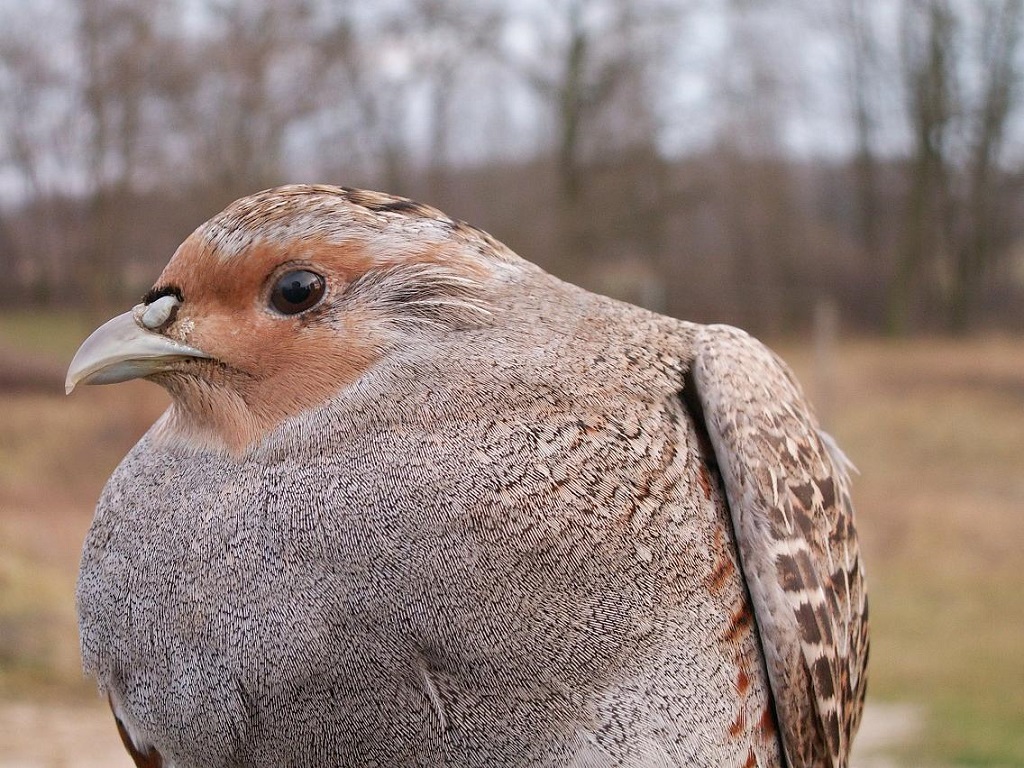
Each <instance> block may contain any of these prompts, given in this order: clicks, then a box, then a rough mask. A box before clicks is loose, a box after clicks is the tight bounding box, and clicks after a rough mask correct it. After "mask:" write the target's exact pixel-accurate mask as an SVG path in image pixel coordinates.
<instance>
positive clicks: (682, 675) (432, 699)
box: [66, 185, 869, 768]
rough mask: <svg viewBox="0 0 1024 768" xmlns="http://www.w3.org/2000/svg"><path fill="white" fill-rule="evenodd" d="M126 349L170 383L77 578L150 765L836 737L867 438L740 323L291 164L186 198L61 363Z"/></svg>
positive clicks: (753, 756) (853, 612) (78, 374)
mask: <svg viewBox="0 0 1024 768" xmlns="http://www.w3.org/2000/svg"><path fill="white" fill-rule="evenodd" d="M139 378H141V379H146V380H149V381H152V382H154V383H156V384H158V385H160V386H162V387H163V388H164V389H166V390H167V392H168V393H169V394H170V404H169V406H168V408H167V410H166V411H165V412H164V413H163V415H162V416H160V418H159V419H158V420H157V421H156V422H155V423H154V424H153V425H152V427H151V428H150V429H149V430H148V432H146V434H145V435H144V436H143V437H142V438H141V439H140V440H139V442H138V443H137V444H136V445H135V447H134V448H132V449H131V450H130V452H129V453H128V454H127V456H126V457H125V458H124V459H123V461H122V462H121V464H120V465H119V466H118V467H117V468H116V470H115V471H114V472H113V474H112V475H111V477H110V479H109V480H108V482H107V484H106V486H105V488H104V489H103V491H102V494H101V496H100V499H99V502H98V504H97V507H96V512H95V516H94V518H93V521H92V524H91V527H90V529H89V532H88V534H87V536H86V539H85V542H84V546H83V554H82V560H81V567H80V573H79V578H78V586H77V593H76V603H77V614H78V622H79V635H80V649H81V655H82V660H83V667H84V670H85V672H86V673H87V674H88V675H89V676H91V677H92V678H94V679H95V681H96V683H97V685H98V689H99V691H100V694H101V695H102V696H104V697H105V698H106V699H107V701H108V702H109V705H110V708H111V710H112V713H113V715H114V717H115V719H116V726H117V729H118V731H119V733H120V735H121V738H122V740H123V742H124V745H125V747H126V749H127V751H128V752H129V753H130V754H131V756H132V758H133V759H134V761H135V764H136V766H148V767H149V768H159V767H161V766H162V767H163V768H221V767H224V768H227V767H228V766H232V767H234V766H249V767H250V768H270V767H271V766H274V767H277V766H314V765H332V766H389V767H391V766H523V767H534V766H573V767H576V768H583V767H585V766H586V767H589V768H599V767H605V766H608V767H610V766H623V767H624V766H644V767H645V768H648V767H650V768H659V767H661V766H691V765H693V766H700V765H707V766H737V767H739V766H746V767H747V768H749V767H750V766H790V768H802V767H803V766H830V767H831V768H841V767H842V766H846V765H848V762H849V754H850V748H851V744H852V740H853V738H854V735H855V733H856V730H857V727H858V724H859V721H860V716H861V711H862V708H863V702H864V695H865V687H866V680H867V674H866V666H867V656H868V645H869V641H868V611H867V593H866V588H865V578H864V569H863V565H862V558H861V556H860V553H859V547H858V540H857V533H856V528H855V524H854V510H853V504H852V501H851V481H850V472H851V468H852V465H851V464H850V463H849V461H848V460H847V459H846V457H845V455H844V454H843V453H842V451H841V450H840V449H839V448H838V446H837V445H836V443H835V441H834V440H833V439H832V438H831V437H830V436H828V435H827V434H826V433H825V432H823V431H822V430H821V428H820V426H819V423H818V420H817V417H816V416H815V414H814V410H813V408H812V406H811V405H810V404H809V402H808V400H807V398H806V397H805V396H804V394H803V393H802V390H801V388H800V386H799V384H798V382H797V381H796V379H795V378H794V376H793V374H792V373H791V371H790V370H789V368H788V367H787V366H786V364H785V363H784V362H783V361H782V360H781V359H780V358H779V357H778V356H777V355H776V354H775V353H773V352H772V351H770V350H769V349H768V348H767V347H766V346H765V345H763V344H762V343H761V342H759V341H757V340H756V339H754V338H753V337H751V336H750V335H748V334H747V333H745V332H743V331H741V330H739V329H737V328H733V327H731V326H727V325H702V324H697V323H691V322H687V321H683V320H678V319H674V318H670V317H667V316H664V315H659V314H655V313H652V312H650V311H647V310H645V309H641V308H639V307H635V306H632V305H629V304H625V303H622V302H619V301H616V300H613V299H611V298H608V297H604V296H600V295H597V294H593V293H590V292H587V291H585V290H584V289H582V288H579V287H577V286H575V285H572V284H570V283H567V282H563V281H561V280H560V279H558V278H556V277H554V276H552V275H550V274H548V273H547V272H545V271H543V270H542V269H540V268H539V267H537V266H536V265H534V264H533V263H531V262H529V261H527V260H525V259H523V258H521V257H519V256H518V255H516V254H515V253H514V252H513V251H512V250H511V249H509V248H508V247H507V246H505V245H503V244H502V243H501V242H499V241H498V240H497V239H495V238H494V237H492V236H491V235H489V234H487V233H485V232H484V231H483V230H480V229H478V228H476V227H473V226H471V225H469V224H466V223H465V222H462V221H460V220H457V219H454V218H451V217H449V216H447V215H446V214H444V213H442V212H441V211H439V210H437V209H435V208H433V207H430V206H428V205H424V204H422V203H418V202H415V201H412V200H409V199H405V198H401V197H396V196H392V195H388V194H385V193H380V192H372V191H367V190H360V189H354V188H349V187H335V186H329V185H287V186H282V187H277V188H274V189H269V190H265V191H263V192H259V193H256V194H253V195H250V196H247V197H244V198H242V199H240V200H238V201H236V202H234V203H232V204H231V205H229V206H228V207H227V208H226V209H225V210H223V211H222V212H221V213H219V214H217V215H215V216H214V217H213V218H212V219H210V220H209V221H207V222H206V223H204V224H202V225H201V226H200V227H199V228H198V229H196V230H195V232H193V233H192V234H191V235H190V236H189V237H188V238H187V239H186V240H185V241H184V242H183V243H182V244H181V245H180V246H179V248H178V249H177V250H176V251H175V252H174V254H173V256H172V257H171V259H170V261H169V262H168V264H167V266H166V267H165V269H164V270H163V272H162V273H161V274H160V276H159V277H158V279H157V280H156V282H155V283H154V287H153V288H152V289H151V290H150V291H149V293H147V294H146V296H145V297H144V298H143V299H142V301H141V303H139V304H138V305H136V306H135V307H134V308H132V309H131V310H130V311H128V312H125V313H124V314H122V315H119V316H117V317H115V318H114V319H112V320H110V321H108V322H107V323H106V324H104V325H103V326H101V327H100V328H98V329H97V330H96V331H95V332H94V333H93V334H92V335H91V336H90V337H89V338H88V339H86V341H85V342H84V343H83V344H82V346H81V347H80V349H79V351H78V352H77V353H76V355H75V357H74V358H73V360H72V362H71V365H70V368H69V370H68V375H67V381H66V388H67V391H68V393H69V394H70V392H71V391H72V389H74V388H75V386H76V385H81V384H113V383H117V382H121V381H126V380H129V379H139Z"/></svg>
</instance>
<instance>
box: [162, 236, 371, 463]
mask: <svg viewBox="0 0 1024 768" xmlns="http://www.w3.org/2000/svg"><path fill="white" fill-rule="evenodd" d="M370 267H371V264H370V263H369V260H368V259H367V257H366V255H365V251H364V250H363V249H361V248H360V247H358V246H356V245H344V246H331V245H329V244H326V243H323V242H317V241H315V240H311V241H297V242H294V243H289V244H288V245H287V247H282V245H279V244H259V245H255V246H253V247H252V248H250V249H248V251H247V252H246V253H245V254H244V255H240V256H238V257H233V258H224V257H223V256H222V255H221V254H219V253H218V251H217V250H216V249H215V248H211V247H210V246H209V244H207V243H205V242H203V240H202V238H200V237H198V236H196V235H194V236H193V237H192V238H189V240H187V241H186V242H185V243H184V244H183V245H182V246H181V248H179V250H178V252H177V253H176V254H175V256H174V258H173V259H172V260H171V262H170V263H169V264H168V265H167V267H166V268H165V269H164V271H163V273H162V274H161V275H160V277H159V279H158V280H157V281H156V284H155V287H154V290H153V292H151V293H150V296H157V297H158V296H160V295H163V294H165V293H167V292H170V291H173V292H174V293H175V294H180V297H181V300H182V301H181V305H180V307H179V308H178V310H177V313H176V315H175V317H174V318H173V320H171V322H169V323H168V324H167V326H165V327H164V328H162V329H161V330H162V332H163V333H164V334H165V335H166V336H169V337H171V338H174V339H177V340H178V341H181V342H183V343H185V344H188V345H189V346H192V347H195V348H197V349H200V350H202V351H203V352H205V353H206V354H208V355H210V357H211V359H210V360H203V359H185V360H182V361H179V362H177V363H176V364H175V365H174V366H173V367H171V368H169V369H168V370H166V371H163V372H161V373H157V374H155V375H154V376H153V378H154V379H155V380H156V381H158V382H159V383H161V384H163V385H164V386H166V387H167V388H168V390H170V391H171V393H172V394H174V395H176V396H177V397H179V398H180V399H182V400H183V401H184V404H185V406H186V407H185V413H183V414H182V415H181V416H180V417H179V418H182V419H187V420H190V421H191V422H193V423H191V424H190V427H191V428H202V427H203V426H212V427H214V428H215V430H216V431H217V432H218V433H219V434H220V435H221V437H222V438H224V439H225V442H227V443H228V444H229V446H230V447H232V448H236V449H237V448H239V447H241V446H242V445H245V444H247V443H249V442H250V441H251V440H252V439H254V438H255V437H257V436H258V435H259V434H261V433H263V432H265V431H266V430H267V429H269V428H271V427H272V426H273V425H275V424H277V423H278V422H280V421H281V420H282V419H284V418H286V417H287V416H291V415H293V414H295V413H298V412H299V411H301V410H303V409H305V408H308V407H311V406H314V405H316V404H318V403H320V402H323V401H324V400H325V399H326V398H327V397H329V396H330V395H331V394H332V393H334V392H335V391H337V390H338V389H340V388H341V387H343V386H345V385H347V384H350V383H351V382H353V381H354V380H355V379H357V378H358V377H359V376H360V375H361V374H362V373H363V372H364V371H365V370H366V369H367V368H368V367H369V366H371V365H372V364H373V363H374V362H375V360H376V359H377V357H378V356H379V354H380V349H381V347H382V345H383V344H384V343H386V339H383V338H380V337H379V336H380V334H379V333H375V329H374V322H373V317H372V316H369V310H368V308H366V307H360V306H358V305H357V306H342V305H343V304H344V303H345V302H344V296H345V292H346V288H348V287H349V286H350V285H352V284H353V283H354V282H355V281H356V280H358V279H359V278H360V277H362V276H363V275H365V274H366V273H367V271H368V270H369V269H370ZM307 305H308V306H307ZM211 383H213V384H216V385H217V386H215V387H211V386H209V385H210V384H211ZM225 390H226V391H225ZM237 399H241V401H243V402H241V403H239V402H237ZM203 422H206V424H205V425H204V424H203ZM182 426H184V425H182Z"/></svg>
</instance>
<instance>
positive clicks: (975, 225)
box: [0, 0, 1024, 768]
mask: <svg viewBox="0 0 1024 768" xmlns="http://www.w3.org/2000/svg"><path fill="white" fill-rule="evenodd" d="M0 19H2V22H0V276H2V279H0V768H14V766H18V767H19V768H25V767H28V766H32V767H34V766H93V765H96V766H100V765H113V766H117V765H120V766H127V765H129V763H128V761H127V758H125V757H122V756H121V755H120V748H119V746H118V745H117V737H116V734H115V732H114V729H113V726H112V723H111V721H110V720H109V717H108V716H107V715H106V713H105V711H104V706H105V705H103V704H102V703H101V702H99V700H98V699H97V698H96V695H95V692H94V689H93V688H92V686H91V684H90V683H89V682H88V681H85V680H83V679H82V677H81V674H80V672H79V667H78V656H77V635H76V630H75V622H74V601H73V590H74V578H75V572H76V569H77V558H78V551H79V548H80V546H81V541H82V538H83V536H84V533H85V530H86V528H87V527H88V524H89V520H90V517H91V514H92V507H93V505H94V503H95V500H96V498H97V496H98V494H99V490H100V488H101V487H102V484H103V481H104V480H105V478H106V477H107V475H109V473H110V471H111V470H112V469H113V467H114V466H115V465H116V463H117V462H118V460H119V459H120V457H121V456H122V455H123V454H124V452H125V451H126V450H127V449H128V447H130V445H131V444H132V443H133V442H134V441H135V440H137V439H138V437H139V436H140V435H141V433H142V432H143V431H144V430H145V429H146V428H147V427H148V425H149V424H150V423H151V422H152V421H153V419H154V418H155V417H156V416H157V415H158V414H159V413H160V411H161V410H162V409H163V408H164V407H165V406H166V398H165V396H164V394H163V392H162V390H160V389H159V388H157V387H153V386H151V385H147V384H145V383H138V382H136V383H132V384H126V385H120V386H119V387H116V388H95V389H89V390H87V391H84V392H76V393H75V396H74V397H73V398H71V399H69V400H65V399H63V396H62V380H63V372H64V369H65V368H66V365H67V363H68V361H69V360H70V357H71V355H72V354H73V352H74V350H75V348H76V347H77V345H78V344H79V343H80V341H81V340H82V339H83V338H84V337H85V335H86V334H87V333H88V332H89V331H90V330H91V329H92V327H94V326H95V325H96V324H97V323H98V322H99V321H101V320H103V319H105V318H106V317H108V316H109V315H110V314H112V313H114V312H120V311H123V310H124V309H125V308H127V307H128V306H130V305H131V304H133V303H135V302H136V301H137V300H138V297H139V296H140V295H141V294H142V293H144V292H145V290H146V289H147V288H148V287H149V286H150V285H151V284H152V282H153V280H154V279H155V277H156V276H157V274H159V272H160V270H161V268H162V266H163V265H164V264H165V263H166V261H167V259H168V258H169V257H170V255H171V253H172V252H173V250H174V248H175V247H176V246H177V244H178V243H179V242H181V240H183V239H184V238H185V237H186V236H187V235H188V233H189V232H190V231H191V230H192V229H194V228H195V227H196V226H198V225H199V224H200V223H201V222H203V221H204V220H205V219H207V218H209V217H210V216H211V215H213V214H214V213H216V212H217V211H219V210H220V209H221V208H222V207H223V206H224V205H226V204H227V203H228V202H230V201H231V200H233V199H235V198H237V197H239V196H242V195H245V194H248V193H251V192H253V191H256V190H258V189H262V188H265V187H268V186H273V185H275V184H279V183H285V182H297V181H308V182H314V181H315V182H325V183H332V184H339V185H346V186H365V187H370V188H375V189H382V190H385V191H388V192H392V193H396V194H401V195H406V196H410V197H414V198H416V199H419V200H422V201H423V202H427V203H430V204H432V205H435V206H436V207H439V208H441V209H443V210H445V211H446V212H447V213H449V214H451V215H453V216H455V217H458V218H462V219H465V220H468V221H470V222H472V223H474V224H476V225H478V226H480V227H482V228H484V229H487V230H488V231H490V232H491V233H492V234H494V235H495V236H496V237H498V238H499V239H501V240H503V241H504V242H505V243H507V244H508V245H509V246H510V247H512V248H513V249H514V250H516V251H517V252H519V253H520V254H521V255H523V256H524V257H526V258H528V259H530V260H532V261H535V262H537V263H539V264H541V265H542V266H544V267H545V268H546V269H548V270H549V271H552V272H554V273H555V274H557V275H559V276H561V277H563V278H566V279H568V280H571V281H573V282H577V283H580V284H582V285H584V286H585V287H588V288H591V289H593V290H597V291H600V292H603V293H609V294H611V295H614V296H617V297H620V298H624V299H627V300H629V301H632V302H634V303H639V304H642V305H644V306H647V307H650V308H652V309H655V310H658V311H662V312H665V313H668V314H671V315H675V316H678V317H683V318H687V319H692V320H698V321H704V322H708V321H724V322H729V323H733V324H736V325H740V326H743V327H745V328H747V329H748V330H750V331H752V332H754V333H756V334H758V335H760V336H761V337H762V338H764V339H766V340H767V341H769V342H770V343H771V344H772V345H773V346H775V347H776V348H777V349H778V350H779V351H780V352H781V353H782V354H783V356H784V357H785V358H786V359H787V361H789V362H790V364H791V365H792V366H793V367H794V368H795V369H796V371H797V373H798V375H799V376H800V378H801V380H802V381H803V382H804V384H805V386H806V387H807V389H808V390H809V392H810V394H811V395H812V397H813V398H814V400H815V401H816V403H817V405H818V409H819V412H820V414H821V416H822V418H823V421H824V422H825V425H826V427H827V428H828V429H830V430H831V431H832V432H833V433H834V434H835V435H836V436H837V438H838V439H839V442H840V443H841V444H842V445H843V446H844V448H845V449H846V450H847V452H848V453H849V454H850V456H851V458H852V459H853V461H854V463H855V464H857V466H858V467H859V469H860V472H861V474H860V475H859V476H858V477H857V478H856V480H855V500H856V501H857V502H858V505H859V521H860V527H861V530H862V537H863V544H864V549H865V552H866V561H867V566H868V569H869V578H870V588H871V599H872V621H873V647H872V662H871V669H870V684H869V699H870V707H869V712H868V717H867V721H866V724H865V726H864V729H863V733H862V736H861V738H860V740H859V742H858V744H857V749H858V754H857V762H856V764H857V765H860V766H888V765H896V766H899V765H906V766H916V765H934V766H952V765H972V766H973V765H992V766H995V765H1002V766H1011V765H1024V575H1022V574H1024V81H1022V76H1024V44H1022V41H1021V35H1022V32H1024V0H377V1H376V2H362V3H356V2H343V1H342V0H336V1H335V2H330V1H329V0H0Z"/></svg>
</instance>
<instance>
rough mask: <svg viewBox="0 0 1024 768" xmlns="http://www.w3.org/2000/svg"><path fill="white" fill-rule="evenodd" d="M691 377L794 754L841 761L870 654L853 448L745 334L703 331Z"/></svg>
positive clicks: (795, 766)
mask: <svg viewBox="0 0 1024 768" xmlns="http://www.w3.org/2000/svg"><path fill="white" fill-rule="evenodd" d="M688 380H689V381H690V382H692V384H693V386H695V388H696V397H697V399H698V400H699V402H700V406H701V408H700V410H702V411H703V418H704V420H705V425H706V427H707V430H708V435H709V437H710V439H711V442H712V445H713V447H714V452H715V457H716V459H717V461H718V463H719V467H720V470H721V473H722V477H723V480H724V483H725V488H726V495H727V497H728V502H729V508H730V514H731V516H732V522H733V529H734V531H735V535H736V539H737V548H738V551H739V553H740V561H741V565H742V570H743V575H744V577H745V579H746V581H747V586H748V589H749V591H750V596H751V601H752V602H753V606H754V613H755V618H756V622H757V629H758V634H759V636H760V639H761V645H762V648H763V649H764V654H765V665H766V667H767V670H768V676H769V679H770V681H771V686H772V693H773V696H774V699H775V707H776V712H777V715H778V719H779V728H780V731H781V736H782V743H783V748H784V751H785V753H786V758H787V762H788V764H789V765H790V766H791V767H792V768H802V767H803V766H831V767H832V768H843V767H844V766H846V765H847V763H848V760H849V752H850V745H851V741H852V739H853V735H854V733H856V730H857V725H858V723H859V721H860V714H861V710H862V708H863V702H864V692H865V685H866V674H865V672H866V665H867V654H868V636H867V597H866V593H865V590H864V574H863V569H862V567H861V561H860V555H859V549H858V544H857V536H856V531H855V528H854V520H853V506H852V504H851V502H850V493H849V480H848V477H847V472H846V468H847V463H846V460H845V457H843V456H842V453H841V452H840V451H839V450H838V448H836V447H835V445H834V443H832V442H831V438H828V437H827V436H825V435H823V434H822V433H820V432H819V431H818V426H817V421H816V419H815V417H814V415H813V413H812V411H811V409H810V406H809V405H808V403H807V401H806V399H805V398H804V396H803V394H802V392H801V391H800V388H799V385H798V384H797V383H796V381H795V380H794V379H793V377H792V375H791V374H790V372H789V370H788V369H787V367H786V366H785V364H784V363H783V362H782V361H781V360H779V359H778V358H777V357H776V356H775V355H774V354H772V353H771V352H770V351H769V350H768V349H767V348H765V347H764V346H763V345H761V344H760V343H759V342H757V341H755V340H754V339H752V338H751V337H750V336H748V335H746V334H745V333H743V332H742V331H739V330H737V329H735V328H730V327H728V326H708V327H706V328H704V329H702V331H701V332H700V334H699V336H698V339H697V349H696V357H695V359H694V361H693V368H692V371H691V376H688ZM693 394H694V393H692V392H691V393H690V397H691V398H692V396H693ZM697 417H698V418H699V417H700V415H699V414H697Z"/></svg>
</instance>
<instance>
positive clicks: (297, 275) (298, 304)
mask: <svg viewBox="0 0 1024 768" xmlns="http://www.w3.org/2000/svg"><path fill="white" fill-rule="evenodd" d="M326 290H327V282H326V281H325V280H324V279H323V278H322V277H321V276H320V275H318V274H317V273H316V272H310V271H309V270H308V269H296V270H295V271H294V272H287V273H285V274H283V275H281V277H279V278H278V280H277V282H276V283H274V290H272V291H271V292H270V304H271V305H272V306H273V307H274V309H276V310H277V311H278V312H280V313H281V314H283V315H297V314H298V313H299V312H304V311H305V310H307V309H309V308H310V307H312V306H314V305H315V304H316V303H317V302H319V301H320V299H322V298H323V297H324V292H325V291H326Z"/></svg>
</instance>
